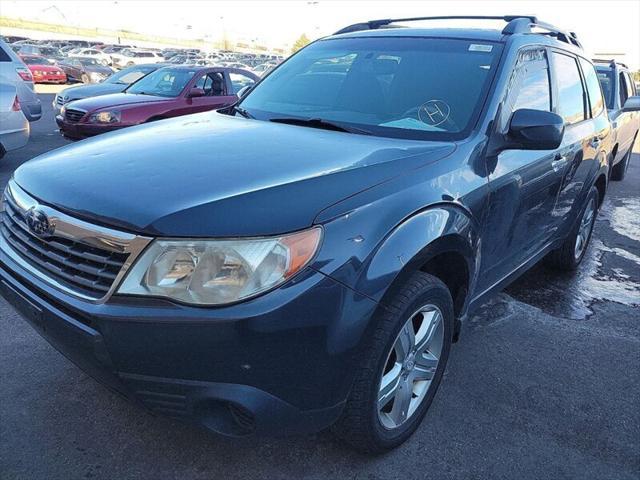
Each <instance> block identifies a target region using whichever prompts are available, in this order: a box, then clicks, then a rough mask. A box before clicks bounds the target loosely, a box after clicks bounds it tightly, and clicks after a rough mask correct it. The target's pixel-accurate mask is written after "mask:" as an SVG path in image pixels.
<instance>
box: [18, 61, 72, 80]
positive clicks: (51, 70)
mask: <svg viewBox="0 0 640 480" xmlns="http://www.w3.org/2000/svg"><path fill="white" fill-rule="evenodd" d="M20 58H21V59H22V61H23V62H24V63H25V64H26V65H27V68H29V70H30V71H31V75H33V81H34V82H35V83H67V74H66V73H64V71H63V70H62V69H61V68H60V67H59V66H58V65H56V64H55V63H51V62H50V61H49V60H47V59H46V58H44V57H39V56H37V55H20Z"/></svg>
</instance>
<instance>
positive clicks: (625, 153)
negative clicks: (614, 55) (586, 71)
mask: <svg viewBox="0 0 640 480" xmlns="http://www.w3.org/2000/svg"><path fill="white" fill-rule="evenodd" d="M593 62H594V64H595V66H596V72H597V73H598V79H599V80H600V85H602V91H603V93H604V98H605V102H606V104H607V109H608V111H609V120H611V130H612V142H611V143H612V145H613V147H612V149H611V162H610V163H611V175H610V178H611V180H622V179H623V178H624V176H625V174H626V173H627V169H628V168H629V163H631V155H632V154H633V146H634V144H635V142H636V138H638V129H639V128H640V113H638V107H639V106H640V105H639V104H638V102H639V100H640V99H639V98H638V96H637V95H638V91H637V89H636V85H635V83H634V81H633V78H632V77H631V72H630V71H629V69H628V68H627V66H626V65H625V64H624V63H621V62H616V61H615V60H593Z"/></svg>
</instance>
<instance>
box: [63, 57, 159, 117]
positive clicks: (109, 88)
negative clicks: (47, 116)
mask: <svg viewBox="0 0 640 480" xmlns="http://www.w3.org/2000/svg"><path fill="white" fill-rule="evenodd" d="M160 67H161V65H158V64H155V63H152V64H148V65H134V66H133V67H129V68H125V69H123V70H120V71H119V72H116V73H114V74H113V75H111V76H110V77H107V79H106V80H105V81H104V82H100V83H95V84H89V85H78V86H73V87H69V88H65V89H64V90H62V91H61V92H59V93H58V94H56V96H55V98H54V100H53V108H54V111H55V113H59V111H60V109H61V108H62V107H63V106H64V105H66V104H67V103H69V102H73V101H74V100H81V99H83V98H88V97H99V96H101V95H108V94H110V93H121V92H123V91H124V90H125V89H126V88H127V87H128V86H129V85H131V84H132V83H134V82H137V81H138V80H140V79H141V78H142V77H144V76H146V75H148V74H149V73H151V72H155V71H156V70H158V68H160Z"/></svg>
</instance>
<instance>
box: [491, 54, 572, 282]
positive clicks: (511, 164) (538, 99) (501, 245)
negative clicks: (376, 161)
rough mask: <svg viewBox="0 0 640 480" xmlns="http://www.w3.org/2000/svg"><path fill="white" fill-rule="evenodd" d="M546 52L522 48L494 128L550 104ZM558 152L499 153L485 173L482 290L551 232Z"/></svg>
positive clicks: (535, 249)
mask: <svg viewBox="0 0 640 480" xmlns="http://www.w3.org/2000/svg"><path fill="white" fill-rule="evenodd" d="M553 98H554V97H553V96H552V94H551V79H550V75H549V62H548V57H547V51H546V50H545V49H544V48H543V47H535V48H528V49H525V50H521V51H520V52H519V54H518V60H517V63H516V66H515V68H514V71H513V72H512V74H511V79H510V81H509V87H508V93H507V96H506V98H505V100H504V101H503V103H502V109H501V113H500V116H499V118H498V119H497V121H498V122H499V126H498V127H497V128H498V129H499V131H500V132H501V133H503V134H506V133H507V130H508V126H509V122H510V120H511V116H512V115H513V112H515V111H516V110H519V109H524V108H526V109H533V110H544V111H551V110H552V109H553V108H554V105H553V103H552V99H553ZM558 159H559V153H558V151H557V150H519V149H511V150H504V151H502V152H500V153H499V154H498V156H497V159H496V160H495V161H496V164H495V166H494V167H493V168H492V169H491V171H490V172H489V188H490V201H489V209H488V213H487V219H486V222H485V234H484V238H485V240H484V241H483V244H484V248H483V263H484V264H485V265H487V267H488V270H487V271H486V272H485V273H484V274H483V275H482V280H481V282H482V283H483V287H484V288H490V287H491V286H492V285H493V284H495V283H497V282H499V281H500V280H502V279H503V278H504V277H505V276H507V275H509V274H510V273H512V272H513V271H514V270H515V269H516V267H518V266H519V265H521V264H522V263H524V262H526V261H527V260H528V259H529V258H531V257H532V256H533V255H535V254H536V253H537V252H538V251H540V250H541V249H542V248H543V247H544V246H545V245H546V244H547V243H548V242H549V241H550V240H551V239H552V238H553V236H554V233H555V228H556V224H557V221H556V219H555V218H554V217H553V216H552V214H553V210H554V207H555V203H556V198H557V196H558V192H559V189H560V184H561V181H562V175H563V173H564V169H565V165H564V164H562V165H559V166H558V165H557V162H558Z"/></svg>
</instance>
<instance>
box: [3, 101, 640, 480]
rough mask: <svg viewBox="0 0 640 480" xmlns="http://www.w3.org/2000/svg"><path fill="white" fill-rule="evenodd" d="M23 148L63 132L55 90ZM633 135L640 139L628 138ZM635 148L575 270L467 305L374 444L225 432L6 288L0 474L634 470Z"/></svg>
mask: <svg viewBox="0 0 640 480" xmlns="http://www.w3.org/2000/svg"><path fill="white" fill-rule="evenodd" d="M41 97H42V101H43V105H44V108H45V112H44V116H43V118H42V119H41V120H40V121H38V122H36V123H34V124H32V131H31V134H32V136H31V140H30V142H29V144H28V146H26V147H24V148H23V149H21V150H18V151H15V152H11V153H9V154H7V155H6V157H5V158H4V159H2V160H1V161H0V186H2V187H3V186H4V184H5V183H6V182H7V180H8V179H9V177H10V175H11V173H12V171H13V170H14V169H15V168H16V167H18V166H19V165H20V164H21V163H22V162H24V161H26V160H28V159H30V158H32V157H34V156H36V155H37V154H40V153H43V152H46V151H48V150H51V149H53V148H57V147H60V146H62V145H64V144H66V143H68V141H66V140H64V139H62V137H61V136H60V135H59V133H58V132H57V131H56V129H55V122H54V119H53V112H52V110H51V101H52V97H53V95H52V94H50V93H46V94H42V95H41ZM636 147H637V146H636ZM638 185H640V155H638V154H636V155H635V156H634V159H633V162H632V163H631V166H630V169H629V174H628V176H627V178H626V180H625V181H624V182H615V183H611V184H610V187H609V191H608V198H607V200H606V201H605V204H604V206H603V208H602V210H601V212H600V215H599V218H598V221H597V223H596V227H595V232H594V241H593V242H592V244H591V246H590V250H589V251H588V254H587V255H588V256H587V258H586V259H585V261H584V263H583V265H582V267H581V269H580V271H579V273H577V274H576V275H558V274H556V273H554V272H552V271H549V270H547V269H546V268H544V267H542V266H541V267H536V268H535V269H534V270H533V271H530V272H528V273H527V274H525V275H524V276H523V277H522V278H521V279H520V280H518V281H517V282H516V283H515V284H514V285H512V286H511V287H510V288H509V289H508V290H507V291H506V292H505V293H502V294H500V295H499V296H497V297H496V298H495V299H494V300H492V301H491V302H489V303H487V304H486V305H484V307H483V308H482V309H481V310H480V311H479V312H477V314H476V315H475V316H473V317H472V318H471V319H470V320H469V322H468V323H467V324H466V325H465V326H464V327H463V332H462V336H461V340H460V341H459V342H458V343H457V344H456V345H455V346H454V348H453V350H452V354H451V358H450V361H449V365H448V369H447V372H446V374H445V379H444V381H443V384H442V386H441V389H440V391H439V393H438V395H437V396H436V398H435V401H434V404H433V407H432V408H431V410H430V411H429V412H428V415H427V417H426V420H425V422H424V423H423V424H422V426H421V427H420V428H419V430H418V431H417V433H416V434H415V435H414V436H413V437H412V438H411V439H410V440H409V441H408V442H407V444H405V445H403V446H401V447H400V448H398V449H396V450H395V451H392V452H390V453H388V454H385V455H382V456H379V457H368V456H364V455H360V454H356V453H354V452H352V451H351V450H350V449H348V448H346V447H344V446H343V445H342V444H340V443H338V442H337V441H336V440H334V439H333V437H332V436H331V435H330V434H329V433H326V432H322V433H319V434H317V435H312V436H306V437H293V438H286V439H279V438H249V439H229V438H221V437H217V436H214V435H212V434H210V433H208V432H207V431H204V430H201V429H197V428H195V427H191V426H187V425H183V424H180V423H177V422H175V421H172V420H168V419H165V418H161V417H155V416H152V415H151V414H149V413H148V412H146V411H144V410H142V409H141V408H140V407H138V406H135V405H132V404H130V403H129V402H127V401H126V400H124V399H122V398H120V397H119V396H117V395H116V394H114V393H112V392H110V391H108V390H106V389H105V388H103V387H102V386H101V385H99V384H98V383H96V382H95V381H93V380H92V379H91V378H89V377H88V376H87V375H85V374H84V373H83V372H82V371H80V370H79V369H78V368H77V367H76V366H74V365H73V364H72V363H70V362H69V361H68V360H66V359H65V358H64V357H63V356H62V355H60V354H59V353H58V352H56V351H55V350H54V349H53V348H52V347H51V346H50V345H49V344H48V343H47V342H46V341H45V340H43V339H42V338H41V337H40V336H39V335H38V334H36V333H35V332H34V331H33V330H32V329H31V328H30V327H29V326H28V324H27V323H26V322H24V321H23V320H21V318H20V317H19V316H18V315H17V314H16V313H15V311H14V310H13V309H12V308H11V307H9V306H8V305H7V304H6V303H5V302H4V300H2V299H1V298H0V375H1V377H0V382H1V384H2V388H1V389H0V419H1V420H0V477H2V478H6V479H23V478H24V479H27V478H28V479H34V478H39V479H47V478H56V479H76V478H108V479H127V478H141V477H142V475H144V477H145V478H153V479H158V480H159V479H211V478H219V479H233V478H264V479H285V478H291V479H299V478H314V479H329V478H340V479H347V478H348V479H393V478H402V479H408V478H434V479H440V478H457V479H459V478H469V479H481V478H491V479H500V478H521V479H529V478H530V479H544V478H553V479H562V478H584V479H591V478H593V479H595V478H597V479H616V480H622V479H632V478H638V477H639V475H640V314H639V306H640V217H639V215H638V212H639V211H640V191H639V189H638Z"/></svg>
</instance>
